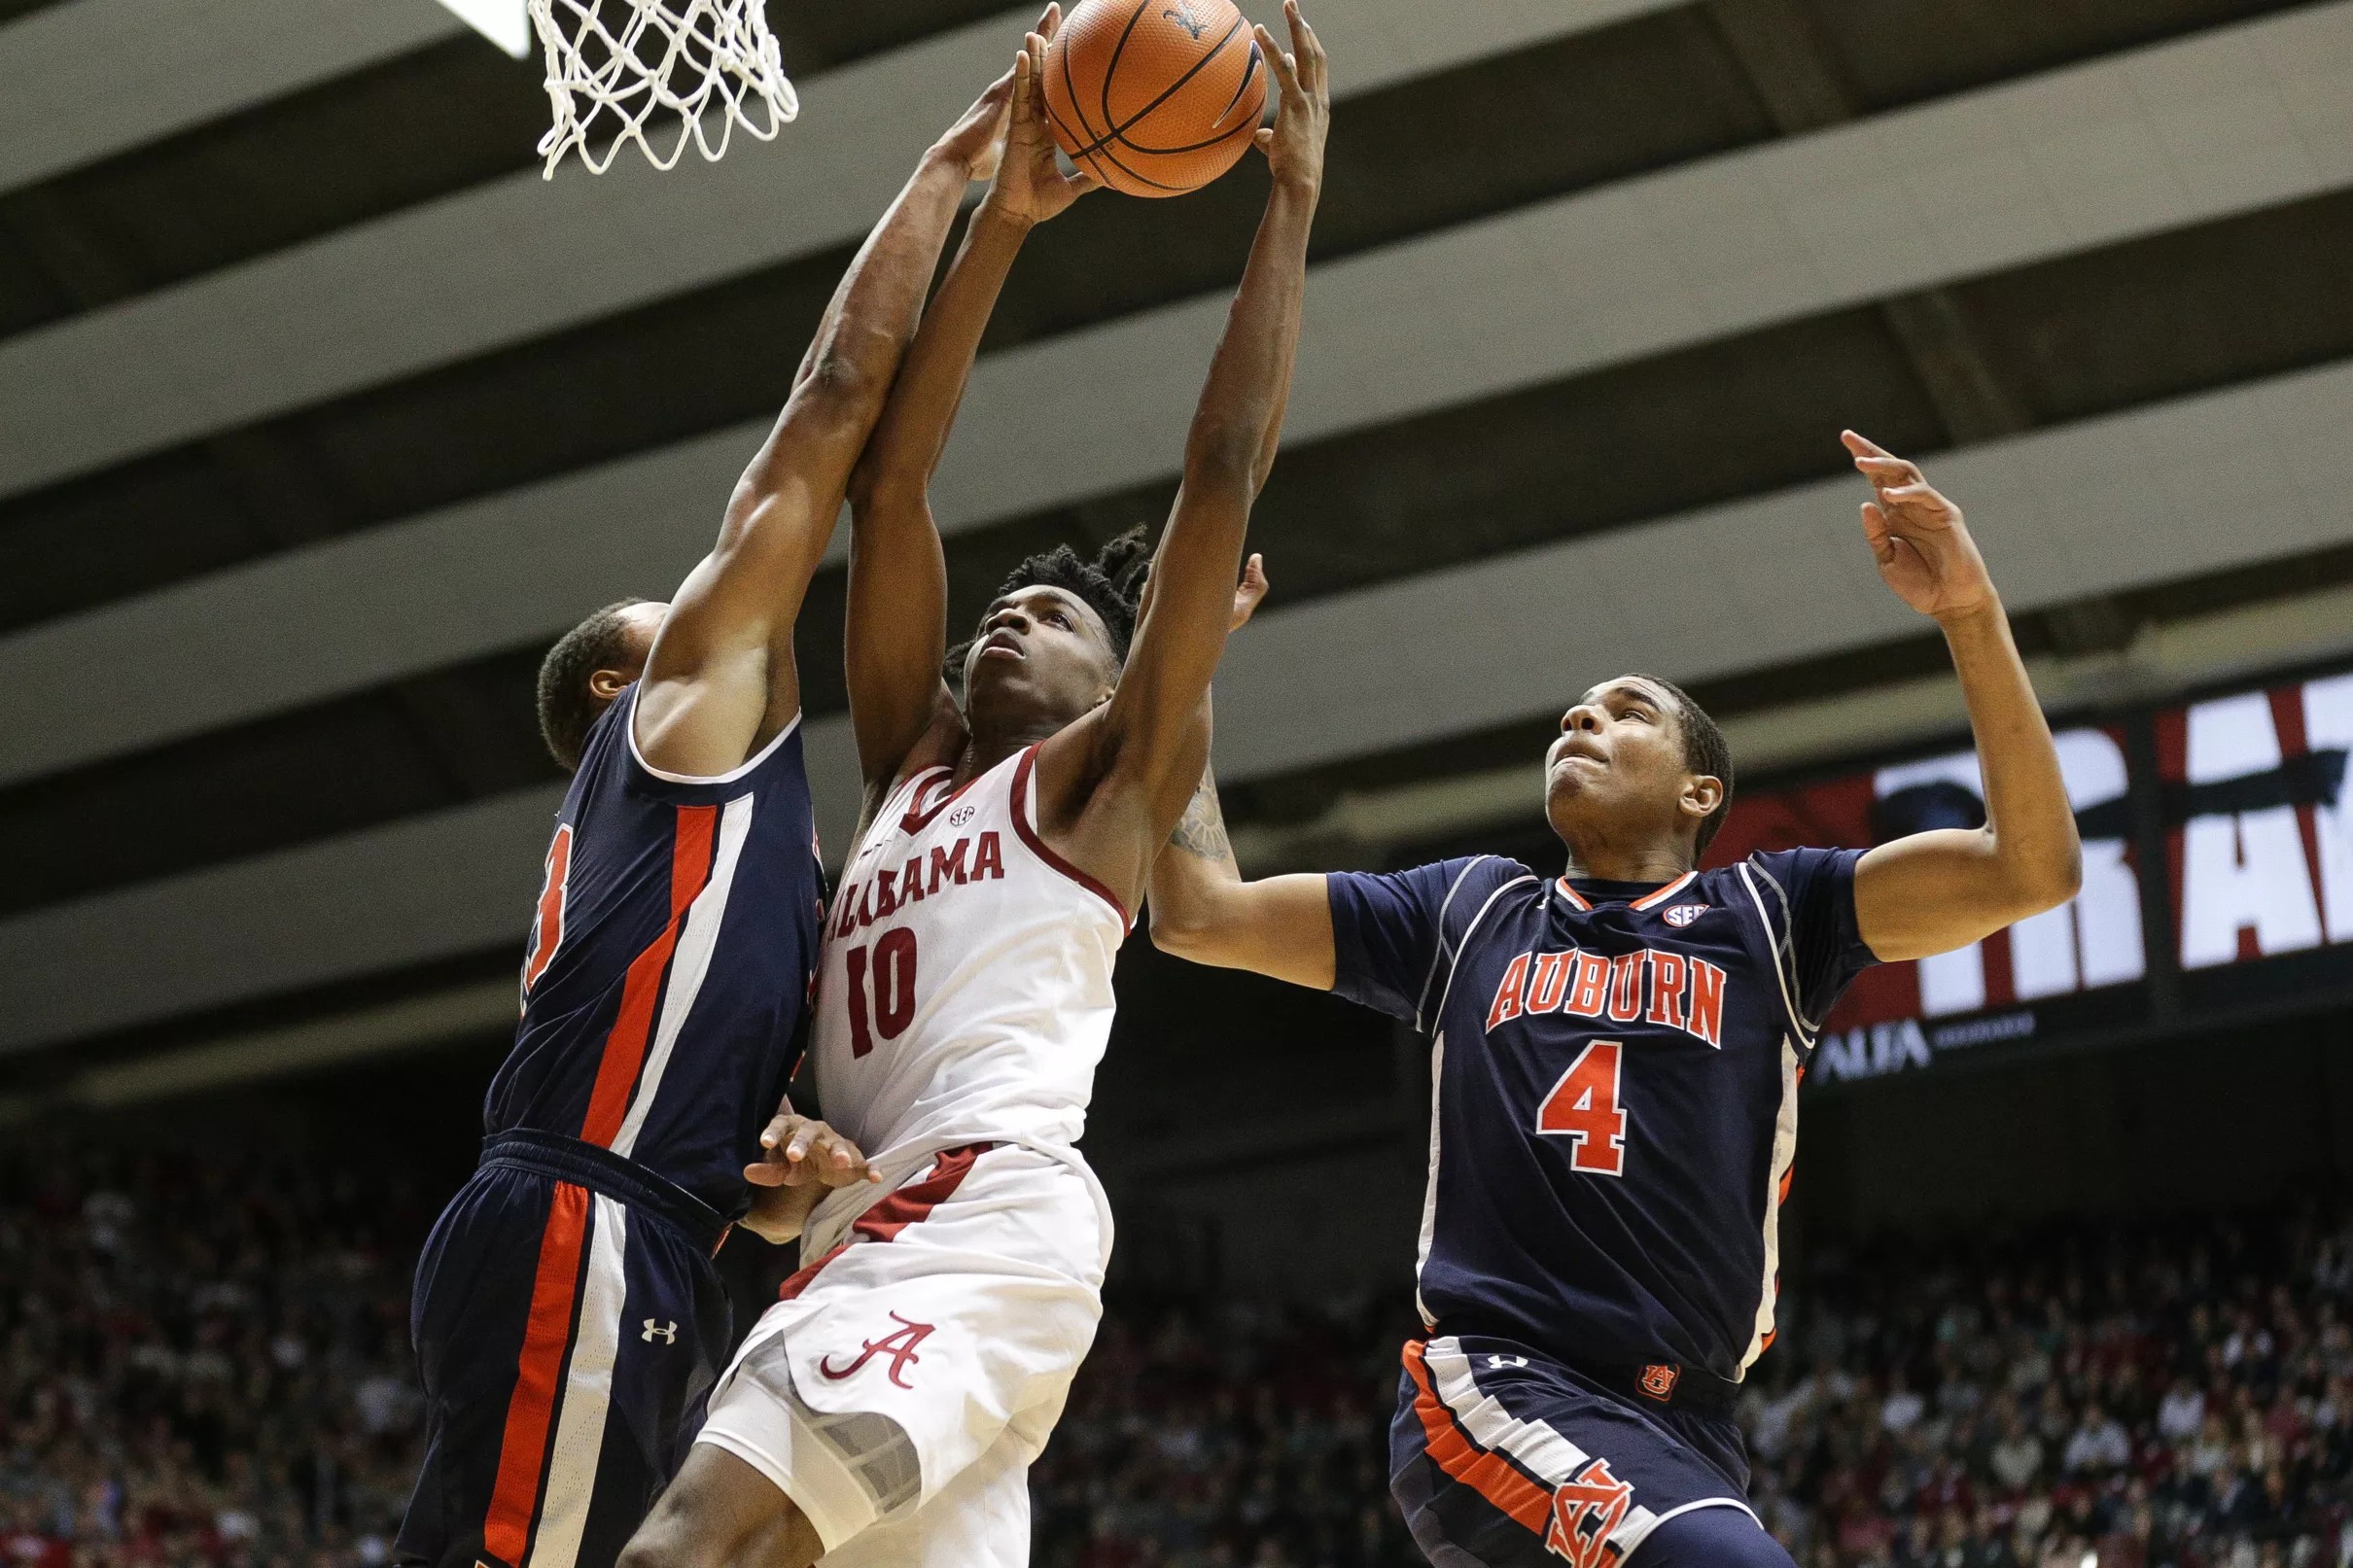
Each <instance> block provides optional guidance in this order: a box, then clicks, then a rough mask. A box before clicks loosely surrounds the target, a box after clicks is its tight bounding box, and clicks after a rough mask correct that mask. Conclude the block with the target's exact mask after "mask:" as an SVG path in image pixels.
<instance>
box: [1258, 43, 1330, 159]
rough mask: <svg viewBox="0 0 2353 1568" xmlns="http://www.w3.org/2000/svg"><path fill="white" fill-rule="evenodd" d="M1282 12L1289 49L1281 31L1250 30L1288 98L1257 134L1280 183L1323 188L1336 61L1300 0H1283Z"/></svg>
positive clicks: (1259, 145)
mask: <svg viewBox="0 0 2353 1568" xmlns="http://www.w3.org/2000/svg"><path fill="white" fill-rule="evenodd" d="M1282 17H1283V19H1284V20H1285V21H1287V22H1289V23H1290V29H1291V47H1290V48H1289V49H1288V50H1284V49H1282V48H1280V47H1278V46H1277V45H1276V43H1275V35H1274V34H1273V33H1271V32H1268V31H1267V30H1266V29H1265V28H1264V27H1253V28H1251V29H1250V31H1251V33H1252V34H1253V35H1254V36H1255V37H1256V38H1257V40H1258V52H1259V53H1261V54H1263V55H1265V56H1266V62H1267V69H1268V70H1270V71H1272V72H1274V73H1275V85H1276V87H1278V88H1279V89H1280V91H1281V102H1282V107H1281V108H1280V109H1278V110H1277V111H1276V113H1275V122H1274V123H1273V124H1272V125H1269V126H1266V127H1264V128H1262V129H1260V130H1259V131H1258V133H1257V134H1256V136H1255V137H1253V138H1252V139H1253V140H1254V141H1255V142H1256V144H1257V147H1258V151H1260V152H1261V153H1264V154H1265V155H1266V161H1267V166H1268V167H1269V168H1270V169H1272V170H1273V171H1274V175H1275V180H1276V183H1277V184H1282V182H1284V181H1295V182H1298V183H1300V184H1303V185H1310V186H1317V187H1320V186H1321V185H1322V184H1323V138H1324V133H1325V132H1326V131H1328V130H1329V129H1331V123H1332V67H1331V60H1330V58H1329V57H1328V56H1327V55H1325V53H1324V52H1323V42H1322V40H1320V39H1318V38H1317V36H1316V29H1315V28H1313V27H1310V26H1309V25H1308V24H1307V17H1304V16H1302V15H1300V12H1299V0H1283V5H1282Z"/></svg>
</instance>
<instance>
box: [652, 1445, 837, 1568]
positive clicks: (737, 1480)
mask: <svg viewBox="0 0 2353 1568" xmlns="http://www.w3.org/2000/svg"><path fill="white" fill-rule="evenodd" d="M824 1551H825V1543H824V1541H823V1539H822V1538H821V1537H820V1536H819V1535H818V1533H817V1530H816V1528H815V1527H814V1526H813V1525H811V1524H810V1523H809V1521H808V1519H807V1518H806V1517H805V1516H803V1515H802V1514H801V1512H800V1510H799V1509H798V1508H796V1507H794V1506H793V1504H792V1500H791V1499H790V1498H789V1497H787V1496H785V1495H784V1494H783V1493H782V1492H781V1491H779V1490H777V1488H776V1486H775V1484H774V1483H773V1482H771V1481H768V1480H767V1478H765V1477H764V1476H760V1475H759V1474H758V1473H757V1472H755V1471H754V1470H753V1469H752V1468H751V1467H750V1466H749V1465H746V1464H744V1463H743V1462H742V1461H741V1460H738V1459H736V1458H735V1457H734V1456H733V1455H731V1454H725V1455H720V1454H717V1453H716V1452H715V1451H714V1450H711V1449H707V1448H705V1447H703V1446H696V1447H695V1448H693V1449H692V1450H691V1451H690V1452H689V1454H688V1457H687V1462H686V1464H685V1467H684V1468H683V1469H682V1470H681V1471H680V1473H679V1476H678V1479H677V1480H675V1481H672V1482H671V1483H670V1485H669V1487H668V1488H666V1489H665V1490H664V1491H663V1493H662V1495H661V1497H660V1498H659V1499H658V1500H656V1501H655V1503H654V1505H653V1511H652V1512H651V1513H650V1514H649V1515H648V1516H646V1521H645V1522H644V1523H643V1524H641V1525H639V1526H638V1527H637V1533H636V1534H635V1535H633V1536H631V1537H630V1538H629V1544H628V1545H627V1546H625V1547H623V1548H622V1549H621V1554H620V1556H619V1558H618V1559H617V1560H616V1562H615V1568H810V1565H811V1564H813V1563H815V1562H816V1561H817V1559H818V1558H819V1556H821V1555H822V1554H823V1553H824Z"/></svg>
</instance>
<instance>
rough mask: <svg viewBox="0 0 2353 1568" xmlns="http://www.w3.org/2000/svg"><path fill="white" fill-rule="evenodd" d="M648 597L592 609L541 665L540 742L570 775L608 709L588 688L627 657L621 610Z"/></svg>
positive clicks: (560, 638) (559, 641)
mask: <svg viewBox="0 0 2353 1568" xmlns="http://www.w3.org/2000/svg"><path fill="white" fill-rule="evenodd" d="M647 602H648V601H646V600H643V599H615V601H614V602H613V603H612V604H610V605H607V606H605V607H604V608H603V609H601V610H592V611H590V613H589V615H588V618H587V619H586V620H583V621H581V622H580V623H579V625H578V626H575V627H574V628H573V629H572V630H570V631H569V632H566V633H565V634H564V635H563V636H562V637H559V638H557V639H556V642H555V646H553V647H551V648H549V649H548V650H547V656H546V657H545V658H544V659H542V660H541V661H540V688H539V707H540V738H541V739H542V740H544V741H545V742H546V743H547V750H548V753H549V754H550V755H552V756H553V757H554V758H555V760H556V763H557V765H558V766H560V767H561V768H562V769H563V770H564V771H565V772H566V773H571V772H573V771H574V770H575V769H577V768H578V767H579V765H580V749H581V748H583V747H585V746H586V745H587V744H588V731H589V730H590V729H591V728H593V727H594V726H595V724H596V720H597V715H598V714H602V713H603V712H604V711H605V710H604V705H603V704H601V703H599V702H598V701H597V700H596V698H595V696H594V695H593V694H591V693H590V692H589V690H588V678H589V677H590V676H592V675H594V674H596V673H597V671H599V670H610V669H614V668H615V667H617V666H618V665H619V664H620V663H621V661H622V659H623V658H625V657H626V656H627V654H628V644H627V641H626V637H627V627H628V623H627V622H625V621H624V620H622V619H621V611H623V610H628V609H630V608H631V607H633V606H636V605H642V604H646V603H647Z"/></svg>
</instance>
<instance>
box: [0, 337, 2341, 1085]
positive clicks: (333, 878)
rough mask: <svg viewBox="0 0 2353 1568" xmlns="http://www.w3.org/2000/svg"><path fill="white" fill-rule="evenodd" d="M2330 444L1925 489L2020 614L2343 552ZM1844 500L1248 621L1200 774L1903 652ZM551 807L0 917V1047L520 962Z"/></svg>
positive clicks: (2084, 438) (2102, 454) (2205, 405)
mask: <svg viewBox="0 0 2353 1568" xmlns="http://www.w3.org/2000/svg"><path fill="white" fill-rule="evenodd" d="M2348 428H2353V364H2342V365H2337V366H2330V367H2327V368H2325V369H2321V370H2314V371H2304V372H2300V373H2298V374H2294V375H2288V376H2280V377H2275V378H2272V379H2269V380H2265V381H2263V382H2260V383H2256V384H2254V385H2250V386H2244V387H2236V388H2232V389H2230V390H2229V391H2226V392H2221V393H2213V394H2207V395H2204V396H2201V397H2196V398H2189V399H2182V400H2178V401H2171V402H2167V403H2163V404H2160V405H2158V406H2155V407H2150V408H2145V409H2139V410H2135V411H2133V412H2131V413H2128V414H2122V415H2116V416H2112V417H2109V418H2104V419H2099V420H2092V421H2087V422H2084V423H2082V424H2078V425H2072V426H2067V427H2064V428H2061V429H2057V430H2053V431H2046V432H2041V433H2038V434H2035V435H2032V436H2020V437H2017V438H2014V439H2012V440H2008V441H2002V442H1996V443H1992V444H1989V445H1986V446H1982V447H1975V448H1971V449H1969V450H1966V451H1962V452H1957V453H1953V454H1950V455H1949V456H1948V457H1946V458H1944V459H1943V460H1941V461H1939V462H1938V463H1936V464H1934V465H1933V466H1932V468H1931V473H1932V476H1933V477H1934V478H1935V479H1936V480H1937V481H1938V482H1939V483H1941V484H1943V485H1944V486H1946V487H1947V488H1948V489H1949V491H1950V492H1951V493H1952V494H1953V495H1954V496H1955V497H1956V498H1957V499H1958V500H1959V501H1960V502H1961V503H1962V504H1963V505H1965V506H1967V507H1968V508H1969V511H1970V516H1971V518H1972V522H1973V526H1974V528H1975V531H1976V532H1977V534H1978V537H1979V538H1980V539H1981V540H1983V541H1984V546H1985V551H1986V554H1987V556H1988V558H1989V559H1990V560H1991V562H1992V564H1993V569H1994V573H1995V576H1996V580H1997V581H1999V582H2000V583H2001V585H2002V587H2003V590H2004V593H2005V596H2006V598H2007V600H2008V602H2009V604H2010V606H2011V608H2012V609H2013V610H2019V611H2026V610H2035V609H2037V608H2040V607H2043V606H2047V605H2054V604H2066V603H2071V602H2075V601H2078V600H2082V599H2086V598H2091V597H2095V596H2097V595H2100V594H2104V593H2112V592H2116V591H2119V590H2122V589H2128V588H2134V587H2142V586H2147V585H2150V584H2152V583H2154V582H2157V581H2160V580H2174V579H2179V578H2182V577H2186V576H2196V575H2202V574H2206V573H2211V572H2216V571H2220V570H2223V569H2226V568H2230V567H2237V566H2246V565H2251V564H2254V563H2258V562H2262V561H2265V560H2270V559H2274V558H2277V557H2280V556H2284V555H2288V554H2291V553H2294V552H2297V551H2300V550H2307V549H2310V548H2313V547H2314V546H2316V545H2319V544H2323V543H2333V542H2339V541H2341V540H2342V538H2343V534H2344V519H2343V509H2342V508H2343V498H2344V497H2345V496H2346V495H2348V494H2353V443H2348V442H2346V441H2344V440H2342V439H2341V436H2342V434H2343V432H2344V431H2345V430H2346V429H2348ZM1858 485H1859V482H1850V481H1840V480H1833V481H1824V482H1821V483H1816V484H1809V485H1804V486H1800V487H1798V488H1795V489H1792V490H1788V491H1783V492H1780V493H1777V494H1774V495H1770V496H1764V497H1759V498H1757V499H1754V500H1751V501H1745V502H1741V503H1738V504H1735V505H1721V506H1711V507H1707V508H1704V509H1702V510H1699V511H1694V512H1690V513H1687V514H1684V515H1682V516H1678V517H1674V518H1670V519H1667V520H1664V521H1661V522H1658V523H1653V524H1649V525H1646V526H1643V527H1639V528H1634V529H1628V530H1624V531H1620V532H1616V533H1610V534H1604V535H1599V536H1597V537H1593V538H1588V539H1580V540H1570V541H1567V542H1565V543H1561V544H1555V545H1549V546H1546V547H1543V548H1540V549H1534V550H1526V551H1521V552H1518V553H1516V554H1513V555H1510V556H1506V557H1502V558H1499V559H1495V560H1490V561H1485V562H1481V563H1478V564H1476V565H1473V566H1468V567H1463V568H1458V569H1456V570H1452V571H1447V572H1440V573H1432V574H1429V575H1424V576H1421V577H1417V578H1414V579H1412V580H1410V581H1407V582H1402V583H1395V584H1389V585H1385V586H1382V587H1378V588H1372V589H1366V590H1363V591H1360V592H1356V593H1351V594H1345V595H1339V596H1335V597H1333V598H1330V599H1324V600H1318V601H1316V602H1313V603H1310V604H1307V605H1303V606H1300V607H1298V608H1296V609H1289V610H1284V609H1281V608H1276V609H1273V610H1268V611H1267V612H1265V613H1263V614H1262V615H1260V616H1259V617H1258V619H1257V620H1256V621H1255V622H1253V623H1252V625H1251V627H1250V628H1249V630H1248V631H1247V632H1246V633H1244V634H1243V635H1242V636H1241V637H1239V638H1237V639H1236V640H1235V643H1234V645H1233V646H1232V648H1231V649H1230V650H1229V651H1228V654H1227V657H1226V660H1225V663H1224V666H1223V668H1222V669H1221V670H1220V672H1219V675H1218V679H1217V689H1218V718H1219V731H1218V738H1217V757H1218V766H1219V771H1220V774H1221V775H1222V776H1225V777H1228V778H1232V779H1236V780H1247V779H1249V778H1253V777H1262V776H1265V775H1268V774H1274V773H1282V772H1285V771H1289V770H1293V769H1298V768H1303V767H1308V766H1313V765H1316V764H1318V763H1328V762H1332V761H1336V760H1339V759H1342V758H1346V757H1350V756H1366V755H1374V754H1378V753H1381V752H1386V751H1391V750H1395V749H1399V748H1401V747H1405V746H1410V745H1414V744H1417V743H1423V742H1429V741H1433V740H1437V739H1442V738H1444V737H1446V736H1450V735H1458V734H1465V733H1470V732H1474V731H1478V730H1481V729H1486V728H1489V727H1491V726H1493V725H1495V724H1498V723H1502V722H1506V721H1511V720H1516V719H1522V718H1527V717H1528V716H1531V715H1533V714H1541V713H1544V712H1547V711H1549V710H1550V709H1552V708H1553V707H1554V706H1555V705H1557V704H1559V703H1561V702H1563V700H1564V699H1565V698H1566V696H1567V695H1568V694H1570V693H1571V692H1573V691H1575V690H1577V689H1581V688H1582V686H1583V685H1584V684H1585V683H1586V682H1588V681H1590V680H1593V679H1598V678H1600V677H1603V676H1606V675H1608V674H1611V673H1614V672H1616V671H1618V670H1621V669H1626V668H1641V669H1648V670H1654V671H1656V672H1658V673H1660V674H1663V675H1665V676H1667V677H1668V678H1669V679H1676V680H1681V681H1686V682H1698V681H1703V680H1708V679H1718V678H1721V677H1724V676H1726V675H1730V674H1733V673H1736V672H1739V671H1743V670H1751V669H1756V668H1760V667H1764V666H1770V665H1776V664H1788V663H1796V662H1799V661H1802V660H1805V659H1809V658H1815V657H1820V656H1822V655H1825V654H1829V653H1834V652H1839V651H1843V650H1847V649H1853V648H1858V647H1868V646H1873V645H1878V644H1880V643H1884V642H1887V641H1889V640H1891V639H1894V638H1898V637H1902V636H1906V635H1909V634H1911V633H1913V632H1914V631H1915V630H1916V629H1917V627H1918V625H1919V620H1918V617H1917V616H1915V615H1914V614H1912V613H1911V612H1910V611H1909V610H1906V609H1905V608H1904V607H1903V606H1902V605H1901V604H1900V603H1899V602H1898V601H1897V600H1896V599H1895V598H1894V597H1893V596H1892V595H1891V594H1889V593H1888V592H1887V591H1886V590H1885V589H1884V588H1883V587H1882V586H1881V585H1880V584H1879V580H1878V578H1877V575H1876V574H1875V572H1874V571H1873V568H1872V566H1871V563H1870V560H1869V557H1868V554H1867V552H1866V551H1865V550H1864V549H1863V548H1862V547H1861V543H1860V540H1859V537H1858V536H1857V534H1856V532H1855V528H1854V523H1853V506H1854V503H1855V500H1856V497H1857V495H1858V494H1859V493H1860V492H1859V488H1858ZM2224 518H2228V519H2229V520H2230V526H2229V527H2220V526H2217V522H2218V519H2224ZM808 746H809V756H810V773H811V778H812V783H813V785H814V787H815V790H816V794H817V801H818V808H819V819H820V822H821V825H822V827H823V831H824V835H825V843H826V844H828V845H829V846H831V847H832V849H833V850H834V852H835V853H836V854H838V853H839V851H840V850H841V848H842V842H843V834H844V830H845V827H846V825H847V819H848V817H849V815H850V814H851V813H852V812H854V811H855V809H856V801H857V796H858V790H857V779H856V761H855V749H854V748H853V746H852V745H851V742H850V737H849V734H848V725H847V723H846V721H844V720H843V719H841V718H839V717H836V718H833V719H830V720H826V721H825V722H822V723H817V724H813V725H812V726H811V727H810V733H809V737H808ZM555 803H556V791H554V790H552V789H546V788H535V789H529V790H523V791H519V792H517V793H515V794H512V795H507V796H500V797H496V798H494V799H491V800H487V801H482V802H478V803H476V804H474V805H471V806H467V807H464V808H461V809H458V810H454V811H449V812H444V813H439V814H437V815H435V816H431V817H426V818H418V819H409V820H405V821H402V822H397V823H393V824H390V825H388V826H383V827H377V828H371V829H369V830H367V831H364V832H360V833H355V834H351V835H348V836H346V837H343V838H338V839H334V840H330V841H328V842H326V843H322V844H314V845H308V846H304V847H301V848H298V849H293V850H287V851H282V852H279V853H276V854H269V855H265V856H261V857H258V858H256V859H252V860H248V861H242V862H239V863H236V864H232V865H228V866H221V867H216V868H213V869H210V870H206V871H201V872H196V873H193V874H190V875H185V876H179V877H173V878H169V879H166V880H162V881H158V882H155V883H150V884H145V885H142V886H138V887H133V888H126V889H119V890H116V891H112V892H107V893H102V894H99V895H96V896H94V897H90V898H86V899H82V900H78V901H76V902H73V903H69V904H63V905H58V906H55V907H53V908H50V909H44V910H39V911H35V912H33V913H31V914H28V915H23V916H19V917H18V918H16V919H14V920H10V921H7V922H5V923H0V972H5V973H7V974H9V975H10V976H11V977H12V993H11V1005H10V1007H9V1008H8V1009H7V1010H6V1011H5V1012H0V1052H7V1051H13V1050H24V1049H30V1048H33V1047H36V1046H41V1045H46V1044H53V1043H55V1042H58V1041H62V1040H69V1039H73V1038H77V1037H80V1036H84V1035H89V1034H95V1033H99V1032H102V1031H105V1030H109V1029H115V1028H125V1027H128V1026H131V1025H135V1024H141V1023H148V1022H152V1021H155V1020H158V1019H162V1018H169V1017H172V1016H175V1015H177V1014H182V1013H188V1012H193V1011H196V1010H199V1009H202V1008H206V1007H213V1006H219V1005H222V1004H225V1003H228V1002H231V1001H236V1000H239V999H243V998H248V997H253V996H259V995H266V994H270V993H275V992H284V991H293V990H298V989H300V988H302V987H306V986H313V985H321V984H326V983H329V982H332V981H336V980H342V979H349V978H353V977H356V976H360V975H365V974H369V973H372V972H377V971H382V970H387V969H394V968H399V967H403V966H405V965H408V964H414V963H421V962H426V961H430V960H432V959H436V958H449V957H452V956H455V955H458V954H463V953H472V952H478V951H481V950H483V949H485V948H491V947H496V946H497V945H499V944H500V943H502V942H508V941H519V940H520V932H521V927H522V921H523V917H524V915H525V914H526V913H527V911H528V907H529V903H530V899H531V896H532V892H533V890H534V889H535V887H536V883H537V877H538V868H539V864H540V860H541V854H542V850H543V848H544V840H545V837H546V834H547V831H548V823H549V819H550V814H551V813H552V811H553V810H554V807H555Z"/></svg>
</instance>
